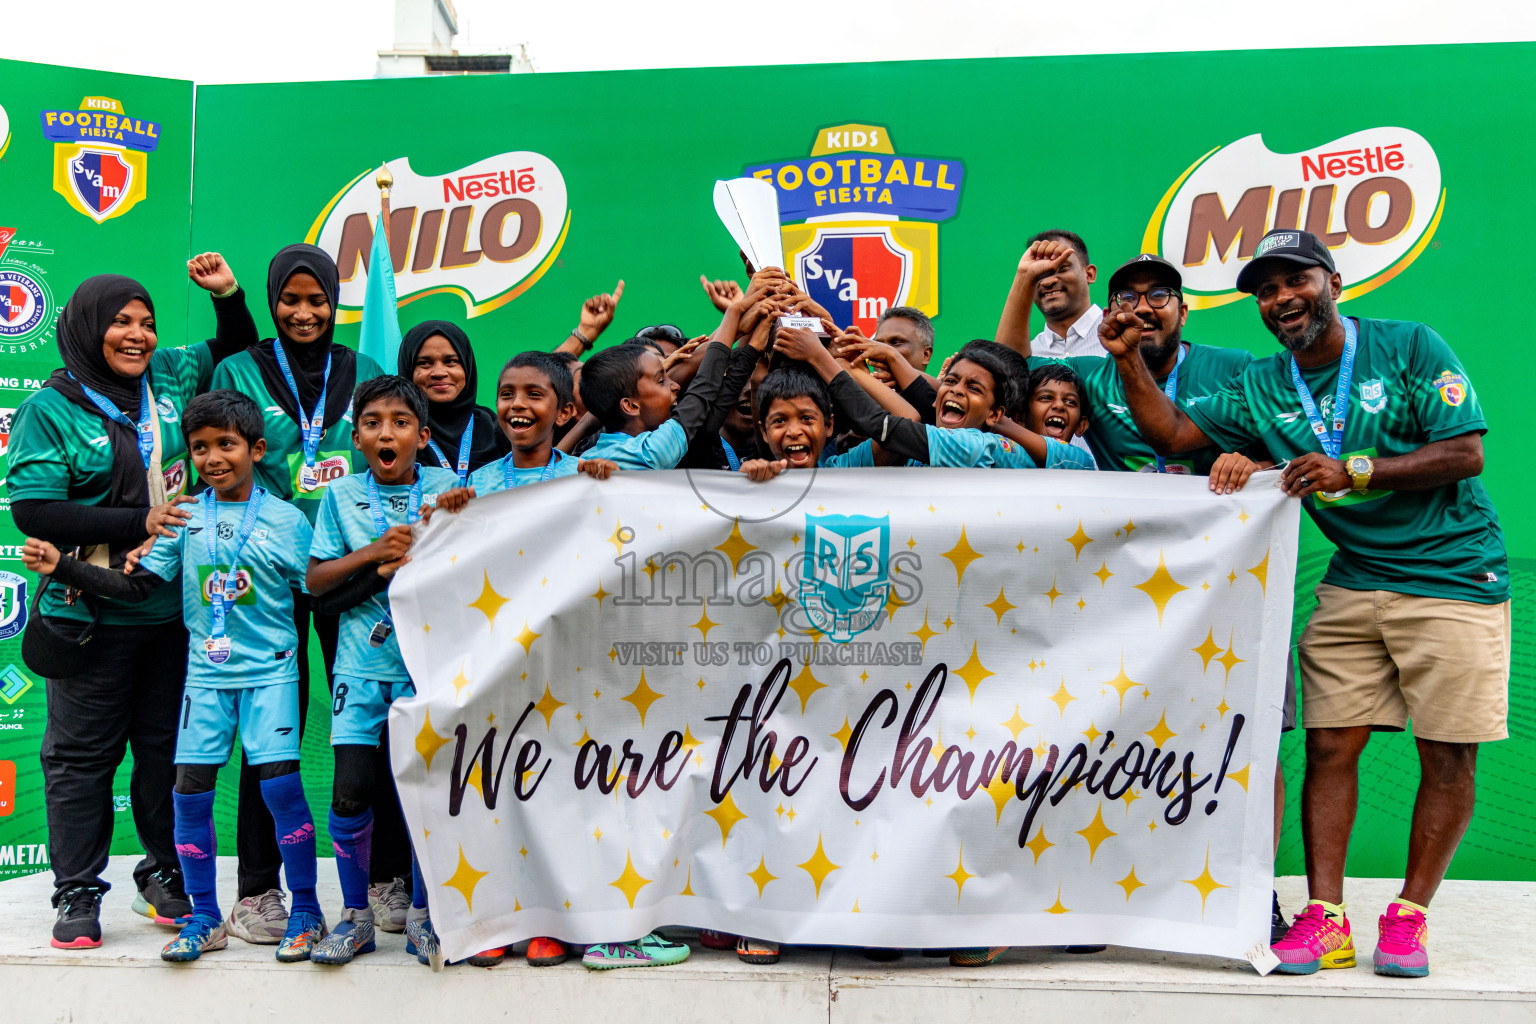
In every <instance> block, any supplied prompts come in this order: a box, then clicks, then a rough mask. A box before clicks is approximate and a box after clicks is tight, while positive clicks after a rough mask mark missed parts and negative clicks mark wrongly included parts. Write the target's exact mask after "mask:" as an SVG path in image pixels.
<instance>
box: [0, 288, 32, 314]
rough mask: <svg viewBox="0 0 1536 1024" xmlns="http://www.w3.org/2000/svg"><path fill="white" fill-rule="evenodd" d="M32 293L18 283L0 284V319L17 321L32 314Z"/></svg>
mask: <svg viewBox="0 0 1536 1024" xmlns="http://www.w3.org/2000/svg"><path fill="white" fill-rule="evenodd" d="M32 304H33V298H32V293H31V292H29V291H27V290H26V289H25V288H23V287H22V286H21V285H19V284H9V283H7V284H0V320H3V321H5V322H6V323H7V324H14V323H19V322H20V321H22V320H25V319H26V318H27V317H29V316H31V314H32Z"/></svg>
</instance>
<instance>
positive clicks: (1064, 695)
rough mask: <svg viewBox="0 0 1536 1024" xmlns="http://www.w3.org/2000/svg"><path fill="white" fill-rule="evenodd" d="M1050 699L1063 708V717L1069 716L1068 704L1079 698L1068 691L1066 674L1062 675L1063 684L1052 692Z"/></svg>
mask: <svg viewBox="0 0 1536 1024" xmlns="http://www.w3.org/2000/svg"><path fill="white" fill-rule="evenodd" d="M1048 699H1049V700H1050V701H1052V702H1053V703H1054V704H1055V705H1056V706H1057V707H1058V708H1060V709H1061V717H1063V718H1065V717H1067V705H1068V704H1071V703H1072V702H1073V701H1074V700H1077V698H1076V697H1074V696H1072V695H1071V694H1070V693H1068V692H1067V677H1066V676H1062V677H1061V685H1060V686H1058V687H1057V688H1056V692H1055V693H1053V694H1051V696H1050V697H1049V698H1048Z"/></svg>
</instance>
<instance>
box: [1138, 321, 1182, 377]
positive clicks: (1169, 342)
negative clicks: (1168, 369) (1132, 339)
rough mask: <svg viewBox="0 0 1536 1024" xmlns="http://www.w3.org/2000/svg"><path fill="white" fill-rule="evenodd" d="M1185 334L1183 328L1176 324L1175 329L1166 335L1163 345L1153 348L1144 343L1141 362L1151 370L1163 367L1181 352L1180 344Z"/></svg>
mask: <svg viewBox="0 0 1536 1024" xmlns="http://www.w3.org/2000/svg"><path fill="white" fill-rule="evenodd" d="M1183 333H1184V328H1183V326H1181V325H1180V324H1174V325H1173V329H1172V330H1171V331H1169V332H1168V333H1167V334H1166V335H1164V337H1163V341H1162V344H1160V345H1156V346H1153V345H1149V344H1147V343H1146V342H1142V343H1141V361H1142V362H1144V363H1146V364H1147V366H1148V367H1149V368H1151V367H1154V366H1161V365H1163V364H1164V363H1166V362H1167V361H1168V360H1169V359H1170V358H1171V357H1172V356H1173V354H1174V353H1175V352H1177V351H1178V350H1179V342H1181V341H1182V340H1183V337H1182V335H1183Z"/></svg>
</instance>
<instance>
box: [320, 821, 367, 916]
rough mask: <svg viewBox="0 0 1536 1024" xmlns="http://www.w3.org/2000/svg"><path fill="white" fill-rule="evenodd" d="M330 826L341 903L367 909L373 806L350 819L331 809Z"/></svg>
mask: <svg viewBox="0 0 1536 1024" xmlns="http://www.w3.org/2000/svg"><path fill="white" fill-rule="evenodd" d="M330 828H331V845H332V846H333V847H334V848H335V850H336V874H337V876H338V877H339V878H340V880H341V899H342V902H343V903H344V904H345V905H346V906H348V907H353V908H355V909H358V910H366V909H367V907H368V861H369V858H370V856H371V855H372V853H373V808H371V807H370V808H369V809H368V810H366V811H364V812H363V813H361V814H358V815H355V816H353V817H350V818H343V817H342V816H341V815H339V814H337V813H336V809H335V808H332V809H331V818H330Z"/></svg>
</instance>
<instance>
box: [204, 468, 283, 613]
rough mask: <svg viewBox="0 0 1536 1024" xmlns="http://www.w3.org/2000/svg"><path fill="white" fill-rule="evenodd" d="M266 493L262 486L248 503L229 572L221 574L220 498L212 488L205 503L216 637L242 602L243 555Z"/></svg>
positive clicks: (209, 579)
mask: <svg viewBox="0 0 1536 1024" xmlns="http://www.w3.org/2000/svg"><path fill="white" fill-rule="evenodd" d="M266 493H267V492H266V491H264V490H263V489H262V488H260V487H253V488H252V489H251V497H250V500H248V501H247V502H246V503H245V517H244V518H243V519H241V520H240V534H239V536H237V537H236V538H235V550H234V551H233V552H231V553H230V556H229V571H228V572H220V571H219V499H218V496H217V495H216V494H215V493H214V492H213V489H212V488H209V489H208V494H207V500H206V501H204V502H203V533H204V534H205V535H206V536H207V537H208V562H209V565H210V569H209V571H208V598H209V604H210V605H211V606H212V608H213V630H212V635H213V636H214V637H221V636H223V635H224V620H225V619H226V618H227V617H228V615H229V610H230V609H231V608H233V607H234V605H235V602H236V601H237V600H239V592H238V591H239V588H238V587H237V586H236V581H237V580H238V579H239V567H238V563H239V561H240V552H241V551H243V550H244V549H245V542H246V541H248V540H250V538H251V533H252V532H253V531H254V530H255V529H256V515H257V513H258V512H259V511H260V509H261V499H262V498H263V497H265V496H266Z"/></svg>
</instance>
